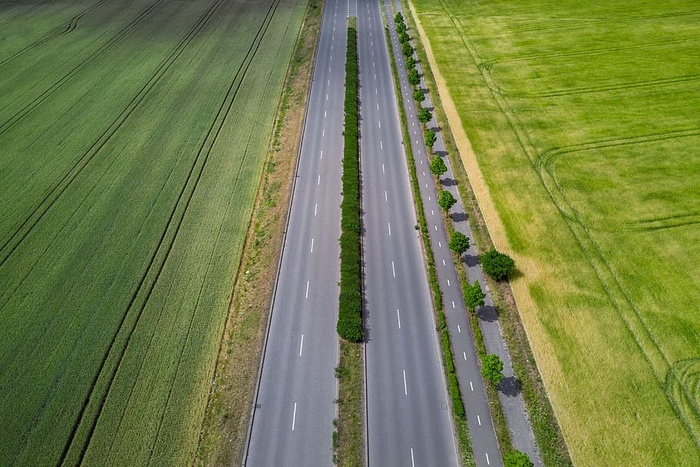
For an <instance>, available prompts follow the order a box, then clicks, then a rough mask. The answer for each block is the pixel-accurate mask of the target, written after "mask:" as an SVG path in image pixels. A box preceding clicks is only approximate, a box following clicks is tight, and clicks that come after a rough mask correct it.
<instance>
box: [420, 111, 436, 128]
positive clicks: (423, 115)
mask: <svg viewBox="0 0 700 467" xmlns="http://www.w3.org/2000/svg"><path fill="white" fill-rule="evenodd" d="M432 119H433V113H432V112H431V111H430V110H428V109H426V108H425V107H422V108H421V109H420V112H418V120H420V122H421V123H422V124H424V125H425V124H426V123H428V122H429V121H430V120H432Z"/></svg>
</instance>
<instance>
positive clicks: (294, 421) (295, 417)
mask: <svg viewBox="0 0 700 467" xmlns="http://www.w3.org/2000/svg"><path fill="white" fill-rule="evenodd" d="M296 424H297V403H296V402H295V403H294V415H292V431H294V427H295V426H296Z"/></svg>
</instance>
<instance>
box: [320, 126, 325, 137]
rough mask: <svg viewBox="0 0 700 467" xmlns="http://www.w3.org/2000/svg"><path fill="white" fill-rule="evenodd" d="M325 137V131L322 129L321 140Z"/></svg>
mask: <svg viewBox="0 0 700 467" xmlns="http://www.w3.org/2000/svg"><path fill="white" fill-rule="evenodd" d="M325 137H326V129H325V128H324V129H323V130H321V138H325Z"/></svg>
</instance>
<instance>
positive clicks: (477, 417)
mask: <svg viewBox="0 0 700 467" xmlns="http://www.w3.org/2000/svg"><path fill="white" fill-rule="evenodd" d="M476 421H477V422H479V426H481V417H480V416H478V415H477V416H476Z"/></svg>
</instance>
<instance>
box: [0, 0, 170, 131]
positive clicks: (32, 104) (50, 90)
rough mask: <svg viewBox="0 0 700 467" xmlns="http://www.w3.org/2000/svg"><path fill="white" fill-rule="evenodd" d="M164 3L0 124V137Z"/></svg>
mask: <svg viewBox="0 0 700 467" xmlns="http://www.w3.org/2000/svg"><path fill="white" fill-rule="evenodd" d="M164 2H165V0H156V1H155V2H154V3H152V4H150V5H149V6H148V7H146V8H145V9H144V10H143V11H142V12H141V13H139V14H138V16H136V18H134V19H133V20H132V21H131V22H130V23H129V24H127V25H126V26H124V28H122V29H121V30H120V31H119V32H118V33H116V34H115V35H114V36H112V37H111V38H110V39H109V40H108V41H107V42H105V43H104V44H102V45H101V46H100V47H98V48H97V49H96V50H94V51H93V52H92V53H91V54H90V55H88V56H87V57H86V58H85V59H83V60H82V61H81V62H80V63H78V64H77V65H76V66H74V67H73V68H72V69H71V70H70V71H69V72H68V73H66V74H65V75H63V76H62V77H61V78H60V79H58V80H57V81H55V82H54V83H53V84H52V85H51V86H49V87H48V88H47V89H45V90H44V92H42V93H41V94H39V95H38V96H37V97H35V98H34V99H32V100H31V101H30V102H29V103H28V104H27V105H25V106H24V107H23V108H22V109H20V110H19V111H18V112H17V113H15V114H14V115H13V116H12V117H10V118H9V119H8V120H6V121H5V122H3V123H2V124H0V135H1V134H3V133H5V132H6V131H7V130H9V129H10V128H12V127H13V126H15V125H16V124H17V123H18V122H20V121H22V119H24V118H25V117H26V116H27V115H28V114H30V113H31V112H32V110H34V109H36V108H37V107H38V106H39V105H41V104H42V103H43V102H44V101H46V100H47V99H48V98H49V97H51V96H52V95H53V94H54V93H55V92H56V91H58V90H59V89H61V88H62V87H63V86H64V85H65V84H66V83H67V82H69V81H70V80H71V79H72V78H74V77H75V76H76V75H78V73H80V72H81V71H82V70H83V69H84V68H85V67H87V66H88V65H90V64H91V63H92V62H94V61H95V60H97V59H98V58H100V57H101V56H102V55H103V54H105V53H106V52H107V51H108V50H109V49H111V48H112V47H114V46H115V45H116V44H117V43H119V41H121V40H122V39H124V38H125V37H126V36H127V35H128V34H129V33H130V32H131V30H132V29H134V28H135V27H136V26H137V25H138V24H139V23H141V22H142V21H143V20H145V19H146V18H148V17H149V16H150V15H151V14H152V13H153V12H154V11H155V9H156V8H158V6H160V5H161V4H162V3H164Z"/></svg>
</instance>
